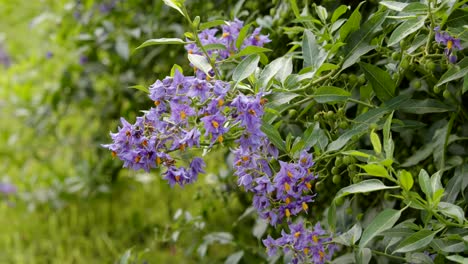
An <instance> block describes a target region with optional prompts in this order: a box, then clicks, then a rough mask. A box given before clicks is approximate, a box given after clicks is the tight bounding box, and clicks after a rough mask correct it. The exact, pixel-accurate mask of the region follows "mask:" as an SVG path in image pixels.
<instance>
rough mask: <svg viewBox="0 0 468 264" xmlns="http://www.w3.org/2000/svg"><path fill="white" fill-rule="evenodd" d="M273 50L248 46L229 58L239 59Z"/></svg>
mask: <svg viewBox="0 0 468 264" xmlns="http://www.w3.org/2000/svg"><path fill="white" fill-rule="evenodd" d="M270 51H271V49H267V48H262V47H257V46H247V47H245V48H244V49H242V50H241V51H239V52H238V53H236V54H234V55H232V56H230V57H229V59H237V58H241V57H244V56H247V55H251V54H262V53H264V52H270Z"/></svg>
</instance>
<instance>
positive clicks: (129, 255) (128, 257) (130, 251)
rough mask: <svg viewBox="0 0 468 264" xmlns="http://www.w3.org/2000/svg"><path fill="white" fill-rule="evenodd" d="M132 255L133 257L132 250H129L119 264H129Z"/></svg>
mask: <svg viewBox="0 0 468 264" xmlns="http://www.w3.org/2000/svg"><path fill="white" fill-rule="evenodd" d="M131 255H132V249H131V248H129V249H127V250H126V251H125V253H124V254H123V255H122V257H121V258H120V261H119V264H128V263H129V261H130V257H131Z"/></svg>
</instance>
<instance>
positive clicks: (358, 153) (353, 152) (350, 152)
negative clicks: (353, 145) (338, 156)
mask: <svg viewBox="0 0 468 264" xmlns="http://www.w3.org/2000/svg"><path fill="white" fill-rule="evenodd" d="M342 154H343V155H349V156H355V157H363V158H366V159H367V158H369V157H370V155H369V154H367V153H364V152H361V151H357V150H348V151H344V152H342Z"/></svg>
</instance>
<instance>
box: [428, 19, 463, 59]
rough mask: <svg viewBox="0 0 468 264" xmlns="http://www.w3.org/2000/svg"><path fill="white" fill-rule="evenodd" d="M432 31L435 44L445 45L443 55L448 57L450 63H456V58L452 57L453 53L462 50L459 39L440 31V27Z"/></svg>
mask: <svg viewBox="0 0 468 264" xmlns="http://www.w3.org/2000/svg"><path fill="white" fill-rule="evenodd" d="M434 31H435V40H436V42H437V43H438V44H443V45H445V50H444V53H445V55H446V56H447V57H448V59H449V61H450V63H455V62H456V61H457V56H456V55H453V51H455V50H462V46H461V43H460V39H458V38H454V37H452V36H450V35H449V34H448V33H447V32H444V31H440V27H435V28H434Z"/></svg>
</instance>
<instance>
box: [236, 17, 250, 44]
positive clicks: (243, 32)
mask: <svg viewBox="0 0 468 264" xmlns="http://www.w3.org/2000/svg"><path fill="white" fill-rule="evenodd" d="M251 26H252V23H249V24H247V25H245V26H243V27H242V29H241V30H240V31H239V35H238V37H237V40H236V48H237V49H240V48H241V46H242V43H244V39H245V37H246V36H247V33H248V32H249V29H250V27H251Z"/></svg>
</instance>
